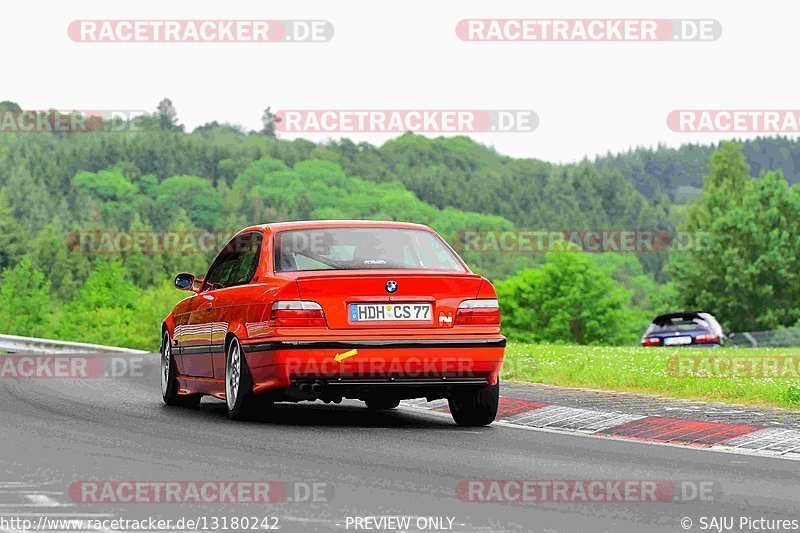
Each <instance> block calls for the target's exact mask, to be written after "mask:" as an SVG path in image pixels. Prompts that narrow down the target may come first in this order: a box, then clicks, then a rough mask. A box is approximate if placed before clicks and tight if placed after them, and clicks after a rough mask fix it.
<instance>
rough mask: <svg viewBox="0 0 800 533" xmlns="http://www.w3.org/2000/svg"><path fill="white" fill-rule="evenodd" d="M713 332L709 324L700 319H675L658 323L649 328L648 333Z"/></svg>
mask: <svg viewBox="0 0 800 533" xmlns="http://www.w3.org/2000/svg"><path fill="white" fill-rule="evenodd" d="M698 330H703V331H711V326H710V325H709V323H708V322H707V321H705V320H703V319H702V318H700V317H699V316H698V317H681V318H673V319H671V320H669V321H665V322H657V323H653V324H651V325H650V327H649V328H647V333H648V334H649V333H674V332H676V331H698Z"/></svg>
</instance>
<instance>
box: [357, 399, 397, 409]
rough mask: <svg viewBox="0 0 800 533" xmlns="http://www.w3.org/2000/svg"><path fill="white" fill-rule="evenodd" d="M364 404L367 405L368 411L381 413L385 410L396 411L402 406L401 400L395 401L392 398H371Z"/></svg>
mask: <svg viewBox="0 0 800 533" xmlns="http://www.w3.org/2000/svg"><path fill="white" fill-rule="evenodd" d="M364 403H366V404H367V408H368V409H372V410H373V411H379V410H385V409H394V408H395V407H397V406H398V405H400V400H393V399H391V398H369V399H367V400H364Z"/></svg>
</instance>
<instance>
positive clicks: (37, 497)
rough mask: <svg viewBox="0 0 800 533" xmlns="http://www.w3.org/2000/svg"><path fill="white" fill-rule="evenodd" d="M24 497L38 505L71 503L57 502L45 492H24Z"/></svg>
mask: <svg viewBox="0 0 800 533" xmlns="http://www.w3.org/2000/svg"><path fill="white" fill-rule="evenodd" d="M25 499H26V500H28V501H29V502H31V503H32V504H34V505H37V506H39V507H72V505H73V504H71V503H59V502H57V501H56V500H54V499H53V498H51V497H50V496H48V495H47V494H41V493H35V494H25Z"/></svg>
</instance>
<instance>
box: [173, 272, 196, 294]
mask: <svg viewBox="0 0 800 533" xmlns="http://www.w3.org/2000/svg"><path fill="white" fill-rule="evenodd" d="M193 286H194V274H189V273H187V272H181V273H180V274H178V275H177V276H175V287H176V288H178V289H180V290H182V291H190V290H192V287H193Z"/></svg>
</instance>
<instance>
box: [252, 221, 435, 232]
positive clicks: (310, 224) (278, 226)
mask: <svg viewBox="0 0 800 533" xmlns="http://www.w3.org/2000/svg"><path fill="white" fill-rule="evenodd" d="M319 228H398V229H416V230H424V231H431V229H430V228H429V227H428V226H425V225H424V224H413V223H411V222H395V221H390V220H303V221H295V222H274V223H271V224H258V225H254V226H250V227H247V228H245V229H243V230H242V231H241V232H244V231H252V230H256V229H261V230H269V231H273V232H278V231H284V230H296V229H319ZM241 232H239V233H241Z"/></svg>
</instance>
